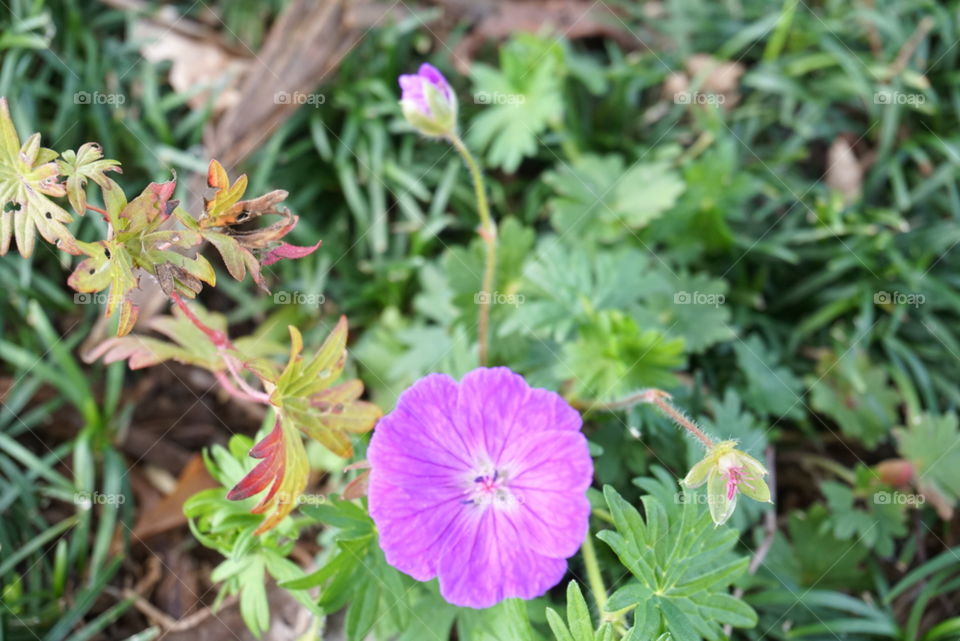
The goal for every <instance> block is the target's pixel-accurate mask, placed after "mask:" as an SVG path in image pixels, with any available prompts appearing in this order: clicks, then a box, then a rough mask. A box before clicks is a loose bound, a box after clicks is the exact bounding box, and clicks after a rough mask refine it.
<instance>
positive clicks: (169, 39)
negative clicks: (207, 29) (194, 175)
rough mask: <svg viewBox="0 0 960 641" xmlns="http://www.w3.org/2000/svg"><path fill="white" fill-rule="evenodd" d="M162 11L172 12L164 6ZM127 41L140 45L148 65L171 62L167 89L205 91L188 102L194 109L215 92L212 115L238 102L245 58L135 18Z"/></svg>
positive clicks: (214, 44) (201, 105) (246, 66)
mask: <svg viewBox="0 0 960 641" xmlns="http://www.w3.org/2000/svg"><path fill="white" fill-rule="evenodd" d="M163 10H164V11H172V12H173V13H174V15H175V14H176V11H175V9H174V7H172V6H167V7H164V9H163ZM129 39H130V41H132V42H143V43H144V44H143V45H142V46H141V47H140V53H141V54H142V55H143V57H144V59H145V60H149V61H150V62H162V61H165V60H169V61H171V62H172V63H173V64H172V66H171V68H170V78H169V80H170V86H172V87H173V88H174V89H175V90H176V91H177V92H192V91H195V90H196V89H197V88H199V87H203V88H208V89H207V90H206V91H200V92H198V93H196V94H195V95H193V96H191V97H190V99H189V104H190V106H191V107H193V108H194V109H199V108H202V107H203V106H205V105H206V104H207V101H208V100H209V99H210V91H211V90H213V91H215V95H216V98H215V101H214V107H213V108H214V112H216V113H219V112H221V111H223V110H225V109H227V108H229V107H231V106H233V105H235V104H236V103H237V102H238V101H239V99H240V93H239V91H238V89H237V87H238V85H239V81H240V78H241V77H242V76H243V74H244V73H245V72H246V71H247V69H248V68H249V66H250V61H249V59H246V58H241V57H238V56H236V55H234V54H232V53H230V52H228V51H226V50H225V49H224V48H222V47H220V46H218V45H217V44H216V43H215V42H211V41H208V40H201V39H197V38H191V37H189V36H187V35H184V34H182V33H178V32H177V31H174V30H172V29H169V28H168V27H165V26H163V25H162V24H158V23H157V22H156V21H154V20H150V19H139V20H136V21H135V22H134V23H133V28H132V29H131V33H130V38H129Z"/></svg>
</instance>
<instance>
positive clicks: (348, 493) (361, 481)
mask: <svg viewBox="0 0 960 641" xmlns="http://www.w3.org/2000/svg"><path fill="white" fill-rule="evenodd" d="M369 487H370V471H369V470H367V471H365V472H362V473H361V474H360V475H358V476H357V478H355V479H353V480H352V481H350V482H349V483H347V486H346V487H345V488H343V498H345V499H347V500H348V501H353V500H354V499H359V498H363V497H364V496H366V495H367V489H368V488H369Z"/></svg>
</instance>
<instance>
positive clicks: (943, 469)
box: [894, 412, 960, 519]
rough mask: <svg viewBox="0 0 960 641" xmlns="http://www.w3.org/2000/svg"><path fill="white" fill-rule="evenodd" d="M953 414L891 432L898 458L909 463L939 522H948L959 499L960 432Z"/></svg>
mask: <svg viewBox="0 0 960 641" xmlns="http://www.w3.org/2000/svg"><path fill="white" fill-rule="evenodd" d="M957 424H958V421H957V415H956V414H955V413H953V412H951V413H949V414H942V415H940V416H936V415H933V414H923V415H921V416H920V417H918V419H917V420H916V421H915V422H913V423H912V424H911V425H910V426H908V427H906V428H899V429H896V430H894V434H895V436H896V439H897V447H898V449H899V451H900V455H901V456H903V458H905V459H907V460H908V461H910V463H912V464H913V466H914V469H915V478H916V479H917V483H918V485H919V487H920V490H921V491H922V492H923V493H924V496H926V497H927V499H928V500H930V502H931V503H933V504H934V505H935V506H936V507H937V510H938V511H939V513H940V516H941V517H942V518H945V519H947V518H949V515H951V514H952V513H953V506H954V504H956V502H957V499H958V498H960V448H958V447H956V445H957V442H958V441H960V429H958V428H957Z"/></svg>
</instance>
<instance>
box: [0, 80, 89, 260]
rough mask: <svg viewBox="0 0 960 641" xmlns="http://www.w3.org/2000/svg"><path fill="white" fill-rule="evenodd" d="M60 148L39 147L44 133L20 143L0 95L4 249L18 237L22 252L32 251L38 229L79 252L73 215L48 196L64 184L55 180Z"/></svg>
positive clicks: (0, 239)
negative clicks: (73, 229) (41, 135)
mask: <svg viewBox="0 0 960 641" xmlns="http://www.w3.org/2000/svg"><path fill="white" fill-rule="evenodd" d="M56 157H57V153H56V152H55V151H52V150H50V149H44V148H42V147H40V134H33V135H32V136H30V137H29V138H27V140H26V141H25V142H24V143H23V145H22V146H21V145H20V141H19V138H18V136H17V131H16V129H15V128H14V126H13V121H12V120H11V119H10V109H9V107H8V105H7V101H6V99H5V98H0V255H2V254H6V253H7V251H8V250H9V249H10V242H11V239H13V238H16V241H17V248H18V249H19V250H20V255H21V256H24V257H28V256H30V255H31V254H32V253H33V248H34V245H35V244H36V236H37V231H39V232H40V235H41V236H42V237H43V238H44V240H46V241H47V242H49V243H54V244H56V245H57V247H59V248H60V249H62V250H63V251H66V252H69V253H71V254H77V253H79V252H78V250H77V244H76V241H75V239H74V237H73V234H71V233H70V231H69V230H68V229H67V228H66V224H67V223H69V222H71V221H72V220H73V217H72V216H71V215H70V214H69V213H68V212H67V211H66V210H65V209H64V208H63V207H61V206H60V205H58V204H57V203H55V202H54V201H52V200H50V198H49V197H50V196H54V197H60V196H64V195H66V193H67V190H66V187H64V185H62V184H61V183H59V182H58V181H57V179H58V177H59V168H58V166H57V163H56V162H54V158H56Z"/></svg>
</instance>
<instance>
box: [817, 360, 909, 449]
mask: <svg viewBox="0 0 960 641" xmlns="http://www.w3.org/2000/svg"><path fill="white" fill-rule="evenodd" d="M899 403H900V396H899V394H897V392H896V390H894V389H893V388H892V387H891V386H890V377H889V376H888V374H887V371H886V369H885V368H883V367H881V366H876V365H871V363H870V359H869V357H868V356H867V354H866V352H864V351H863V350H850V351H845V352H844V353H842V354H837V353H835V352H828V353H826V354H824V355H823V356H821V357H820V359H819V361H818V363H817V370H816V379H815V381H814V383H813V384H812V385H811V386H810V405H811V407H813V409H815V410H816V411H818V412H823V413H824V414H827V415H828V416H830V418H832V419H833V420H834V421H836V423H837V425H839V426H840V429H841V430H842V431H843V433H844V434H845V435H847V436H850V437H852V438H855V439H858V440H860V441H861V442H863V444H864V445H865V446H867V447H868V448H874V447H876V446H877V445H879V444H880V443H881V442H883V441H884V440H886V439H887V438H888V436H889V434H890V430H891V429H892V428H893V426H894V422H895V421H896V420H897V406H898V405H899Z"/></svg>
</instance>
